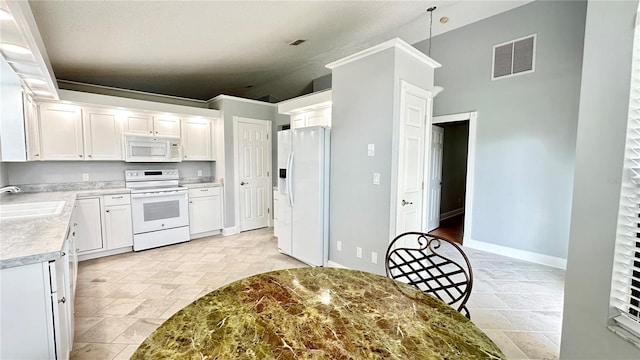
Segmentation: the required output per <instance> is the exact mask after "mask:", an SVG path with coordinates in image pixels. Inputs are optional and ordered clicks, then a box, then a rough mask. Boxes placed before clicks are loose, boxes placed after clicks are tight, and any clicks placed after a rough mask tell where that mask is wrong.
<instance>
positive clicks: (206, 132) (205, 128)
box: [182, 119, 213, 160]
mask: <svg viewBox="0 0 640 360" xmlns="http://www.w3.org/2000/svg"><path fill="white" fill-rule="evenodd" d="M211 139H212V133H211V120H208V119H187V120H183V121H182V155H183V157H184V160H213V156H212V146H211V143H212V141H211Z"/></svg>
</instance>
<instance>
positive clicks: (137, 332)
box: [113, 319, 163, 350]
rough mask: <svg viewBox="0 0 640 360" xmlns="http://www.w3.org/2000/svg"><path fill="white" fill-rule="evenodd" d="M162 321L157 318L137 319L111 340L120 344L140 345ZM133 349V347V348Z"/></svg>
mask: <svg viewBox="0 0 640 360" xmlns="http://www.w3.org/2000/svg"><path fill="white" fill-rule="evenodd" d="M162 323H163V320H159V319H139V320H138V321H136V322H135V323H133V325H131V326H129V328H127V329H126V330H125V331H124V332H123V333H122V334H120V336H118V337H117V338H116V339H115V340H114V341H113V342H114V343H121V344H133V345H140V344H141V343H142V342H143V341H144V339H146V338H147V336H149V335H150V334H151V333H152V332H153V331H154V330H155V329H157V328H158V326H160V325H161V324H162ZM134 350H135V349H134Z"/></svg>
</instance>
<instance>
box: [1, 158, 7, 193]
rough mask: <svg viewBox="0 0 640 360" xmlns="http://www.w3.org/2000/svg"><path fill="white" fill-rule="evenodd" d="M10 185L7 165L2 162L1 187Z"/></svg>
mask: <svg viewBox="0 0 640 360" xmlns="http://www.w3.org/2000/svg"><path fill="white" fill-rule="evenodd" d="M7 185H9V174H8V172H7V163H3V162H0V187H5V186H7Z"/></svg>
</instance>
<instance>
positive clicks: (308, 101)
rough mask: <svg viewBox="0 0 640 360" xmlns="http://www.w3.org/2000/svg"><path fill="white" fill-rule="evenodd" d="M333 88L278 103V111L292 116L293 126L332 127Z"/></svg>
mask: <svg viewBox="0 0 640 360" xmlns="http://www.w3.org/2000/svg"><path fill="white" fill-rule="evenodd" d="M331 96H332V93H331V90H325V91H320V92H317V93H313V94H309V95H304V96H300V97H297V98H294V99H291V100H287V101H283V102H281V103H278V112H279V113H280V114H286V115H290V116H291V128H292V129H295V128H301V127H307V126H316V125H321V126H327V127H331Z"/></svg>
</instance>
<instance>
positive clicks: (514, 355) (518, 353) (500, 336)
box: [485, 330, 529, 360]
mask: <svg viewBox="0 0 640 360" xmlns="http://www.w3.org/2000/svg"><path fill="white" fill-rule="evenodd" d="M485 333H486V334H487V335H488V336H489V338H491V340H493V342H494V343H495V344H496V345H497V346H498V347H499V348H500V350H502V353H503V354H504V356H506V357H507V359H509V360H520V359H529V357H528V356H527V355H526V354H525V353H524V352H523V351H522V349H520V348H519V347H518V345H516V344H515V343H514V342H513V340H511V339H510V338H509V337H508V336H507V334H505V333H504V332H502V331H498V330H488V331H485Z"/></svg>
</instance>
